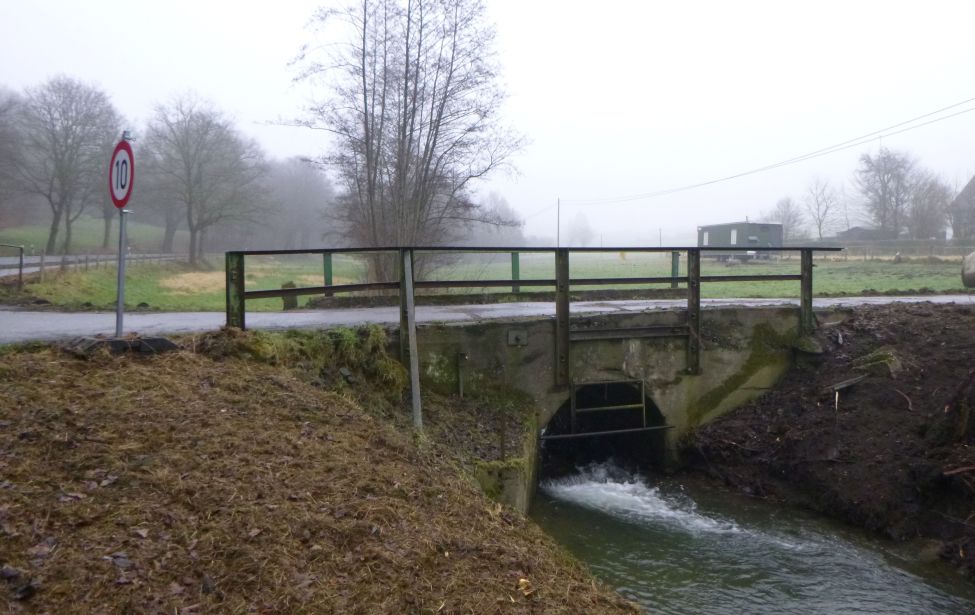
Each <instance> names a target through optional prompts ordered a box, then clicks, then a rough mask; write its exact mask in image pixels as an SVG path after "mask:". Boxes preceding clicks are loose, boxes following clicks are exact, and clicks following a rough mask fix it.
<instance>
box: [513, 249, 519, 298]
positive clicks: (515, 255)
mask: <svg viewBox="0 0 975 615" xmlns="http://www.w3.org/2000/svg"><path fill="white" fill-rule="evenodd" d="M520 279H521V260H520V258H519V254H518V253H517V252H512V253H511V281H512V282H513V284H512V285H511V292H513V293H520V292H521V284H518V283H517V282H518V280H520Z"/></svg>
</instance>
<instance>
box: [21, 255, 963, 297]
mask: <svg viewBox="0 0 975 615" xmlns="http://www.w3.org/2000/svg"><path fill="white" fill-rule="evenodd" d="M680 265H681V266H680V273H681V274H682V275H683V274H686V261H684V260H682V261H681V264H680ZM422 267H423V270H424V272H425V273H423V274H422V276H421V277H420V279H426V280H459V279H470V280H489V279H510V277H511V261H510V257H509V256H508V255H506V254H502V255H496V256H493V257H489V258H486V259H484V260H482V261H480V262H453V263H440V264H439V266H436V267H434V266H431V264H430V263H427V264H426V265H422ZM670 267H671V263H670V257H669V255H654V254H636V253H627V254H625V255H623V254H580V255H575V256H573V257H571V260H570V275H571V276H572V277H573V278H594V277H616V278H619V277H656V276H669V275H670ZM554 269H555V263H554V258H553V257H552V256H550V255H541V254H540V255H535V254H525V255H522V256H521V279H523V280H525V279H551V278H553V277H554ZM702 273H703V274H704V275H766V274H798V273H799V260H798V258H792V259H783V260H777V261H770V262H763V263H754V264H753V263H749V264H736V265H727V264H723V263H717V262H715V261H713V260H710V259H705V260H704V261H703V262H702ZM365 274H366V265H365V263H364V262H363V261H362V260H359V259H356V258H354V257H351V256H337V257H335V260H334V283H335V284H343V283H355V282H363V281H365ZM115 276H116V273H115V269H114V268H113V267H103V268H101V269H93V270H90V271H88V272H82V271H73V272H66V273H60V274H57V275H48V276H47V278H46V280H45V282H44V283H43V284H40V283H32V284H29V285H28V286H27V289H26V290H27V293H28V294H29V295H31V296H33V297H38V298H42V299H45V300H47V301H50V302H51V303H52V304H54V305H57V306H61V307H64V308H66V309H110V308H111V307H112V306H113V304H114V301H115ZM323 277H324V273H323V266H322V261H321V259H320V257H311V256H287V257H251V258H248V260H247V263H246V286H247V289H248V290H263V289H275V288H280V287H281V285H282V284H284V283H286V282H294V283H295V284H296V285H297V286H299V287H300V286H321V285H322V284H323V283H324V282H323ZM126 279H127V282H126V287H127V288H126V305H128V306H131V307H135V306H137V305H138V304H140V303H145V304H148V306H150V307H151V308H154V309H160V310H166V311H221V310H223V309H224V307H225V306H224V300H225V290H224V272H223V270H222V269H213V270H207V271H201V270H191V269H189V268H188V267H186V266H185V265H180V264H165V265H159V264H146V265H142V264H133V265H130V267H129V269H128V275H127V278H126ZM813 282H814V293H815V294H816V295H817V296H837V295H859V294H911V293H949V292H966V291H965V289H963V288H962V284H961V276H960V265H959V264H958V263H957V262H950V261H947V262H941V261H937V260H931V259H929V260H918V261H913V262H901V263H893V262H891V261H862V260H860V261H855V260H848V261H844V260H829V261H819V260H817V261H816V262H815V270H814V276H813ZM669 287H670V285H669V284H664V285H657V288H669ZM588 288H596V287H588ZM600 288H606V287H600ZM619 288H628V289H639V288H640V287H639V286H633V285H627V286H619ZM573 289H574V290H583V289H584V288H581V287H573ZM492 290H494V291H498V292H502V291H508V290H510V289H470V290H468V289H453V290H452V292H453V293H462V292H482V291H485V292H491V291H492ZM523 290H524V291H531V290H551V289H550V288H531V287H523ZM701 294H702V297H705V298H728V297H790V298H791V297H798V296H799V283H798V282H714V283H705V284H703V286H702V293H701ZM308 300H309V297H302V298H300V299H299V305H305V304H306V303H307V301H308ZM247 309H248V311H275V310H280V309H282V301H281V300H280V299H261V300H254V301H248V303H247Z"/></svg>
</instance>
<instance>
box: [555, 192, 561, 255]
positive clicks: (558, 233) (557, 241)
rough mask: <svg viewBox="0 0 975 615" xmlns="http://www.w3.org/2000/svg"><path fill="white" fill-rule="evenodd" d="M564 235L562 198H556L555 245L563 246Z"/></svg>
mask: <svg viewBox="0 0 975 615" xmlns="http://www.w3.org/2000/svg"><path fill="white" fill-rule="evenodd" d="M561 237H562V199H561V198H559V197H556V198H555V247H556V248H558V247H561V245H562V243H561Z"/></svg>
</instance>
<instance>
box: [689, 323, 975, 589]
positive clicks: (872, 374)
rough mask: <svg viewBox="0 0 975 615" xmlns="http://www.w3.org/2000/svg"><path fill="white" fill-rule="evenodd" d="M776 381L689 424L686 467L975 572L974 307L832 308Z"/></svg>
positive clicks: (740, 488)
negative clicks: (750, 398)
mask: <svg viewBox="0 0 975 615" xmlns="http://www.w3.org/2000/svg"><path fill="white" fill-rule="evenodd" d="M816 338H817V341H818V343H819V345H820V346H821V347H822V349H823V352H822V354H818V355H806V356H803V357H801V358H800V362H799V365H798V366H797V367H796V368H794V369H793V370H792V371H791V372H790V373H789V374H788V375H787V376H786V378H785V380H784V381H783V382H782V383H781V384H780V385H779V386H778V387H777V388H776V389H775V390H773V391H771V392H769V393H768V394H766V395H764V396H763V397H761V398H760V399H758V400H756V401H755V402H752V403H750V404H748V405H746V406H744V407H742V408H740V409H738V410H736V411H735V412H733V413H731V414H729V415H727V416H725V417H722V418H720V419H718V420H717V421H715V422H713V423H711V424H709V425H707V426H706V427H704V428H702V429H701V430H699V431H698V432H697V434H696V435H695V437H694V438H693V439H692V440H691V441H690V442H688V447H687V456H688V461H689V463H690V464H691V466H692V467H693V468H694V469H696V470H698V471H702V472H705V473H707V474H708V475H710V476H713V477H716V478H718V479H720V480H722V481H724V482H725V483H726V484H728V485H730V486H731V487H732V488H734V489H736V490H739V491H741V492H743V493H746V494H749V495H752V496H755V497H760V498H767V499H773V500H781V501H786V502H789V503H793V504H799V505H801V506H805V507H808V508H811V509H814V510H817V511H819V512H822V513H825V514H827V515H830V516H833V517H836V518H840V519H843V520H845V521H847V522H850V523H853V524H855V525H859V526H863V527H866V528H868V529H871V530H874V531H877V532H880V533H883V534H885V535H887V536H889V537H891V538H893V539H895V540H898V541H916V543H917V545H918V549H919V552H920V553H921V554H922V556H931V557H936V556H940V557H942V558H944V559H947V560H948V561H951V562H954V563H956V564H957V565H958V566H959V567H960V568H961V569H963V570H965V571H966V572H967V573H968V574H970V575H975V417H972V416H971V411H972V408H973V406H975V390H973V378H975V309H973V308H972V307H971V306H968V305H965V306H961V305H934V304H912V305H889V306H871V307H861V308H857V309H856V310H855V311H854V312H848V313H843V314H839V313H834V314H833V315H832V316H831V317H829V318H828V319H826V320H825V321H824V322H823V323H822V326H821V327H820V329H819V330H818V331H817V334H816Z"/></svg>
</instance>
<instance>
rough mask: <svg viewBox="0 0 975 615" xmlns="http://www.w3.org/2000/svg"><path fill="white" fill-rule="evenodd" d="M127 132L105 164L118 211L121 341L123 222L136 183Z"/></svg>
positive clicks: (118, 333) (118, 321)
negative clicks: (106, 164)
mask: <svg viewBox="0 0 975 615" xmlns="http://www.w3.org/2000/svg"><path fill="white" fill-rule="evenodd" d="M129 140H130V137H129V131H127V130H126V131H125V132H123V133H122V140H121V141H119V142H118V145H116V146H115V151H114V152H112V159H111V160H110V161H109V163H108V194H109V196H110V197H111V198H112V204H113V205H115V207H116V208H117V209H118V213H119V225H118V294H117V295H116V297H117V299H116V301H115V337H122V320H123V317H124V316H125V252H126V247H127V244H128V242H127V241H126V239H125V218H126V214H128V213H131V212H130V211H129V210H128V209H126V208H125V206H126V204H128V202H129V197H131V196H132V185H133V184H134V183H135V156H133V155H132V146H131V145H129Z"/></svg>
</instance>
